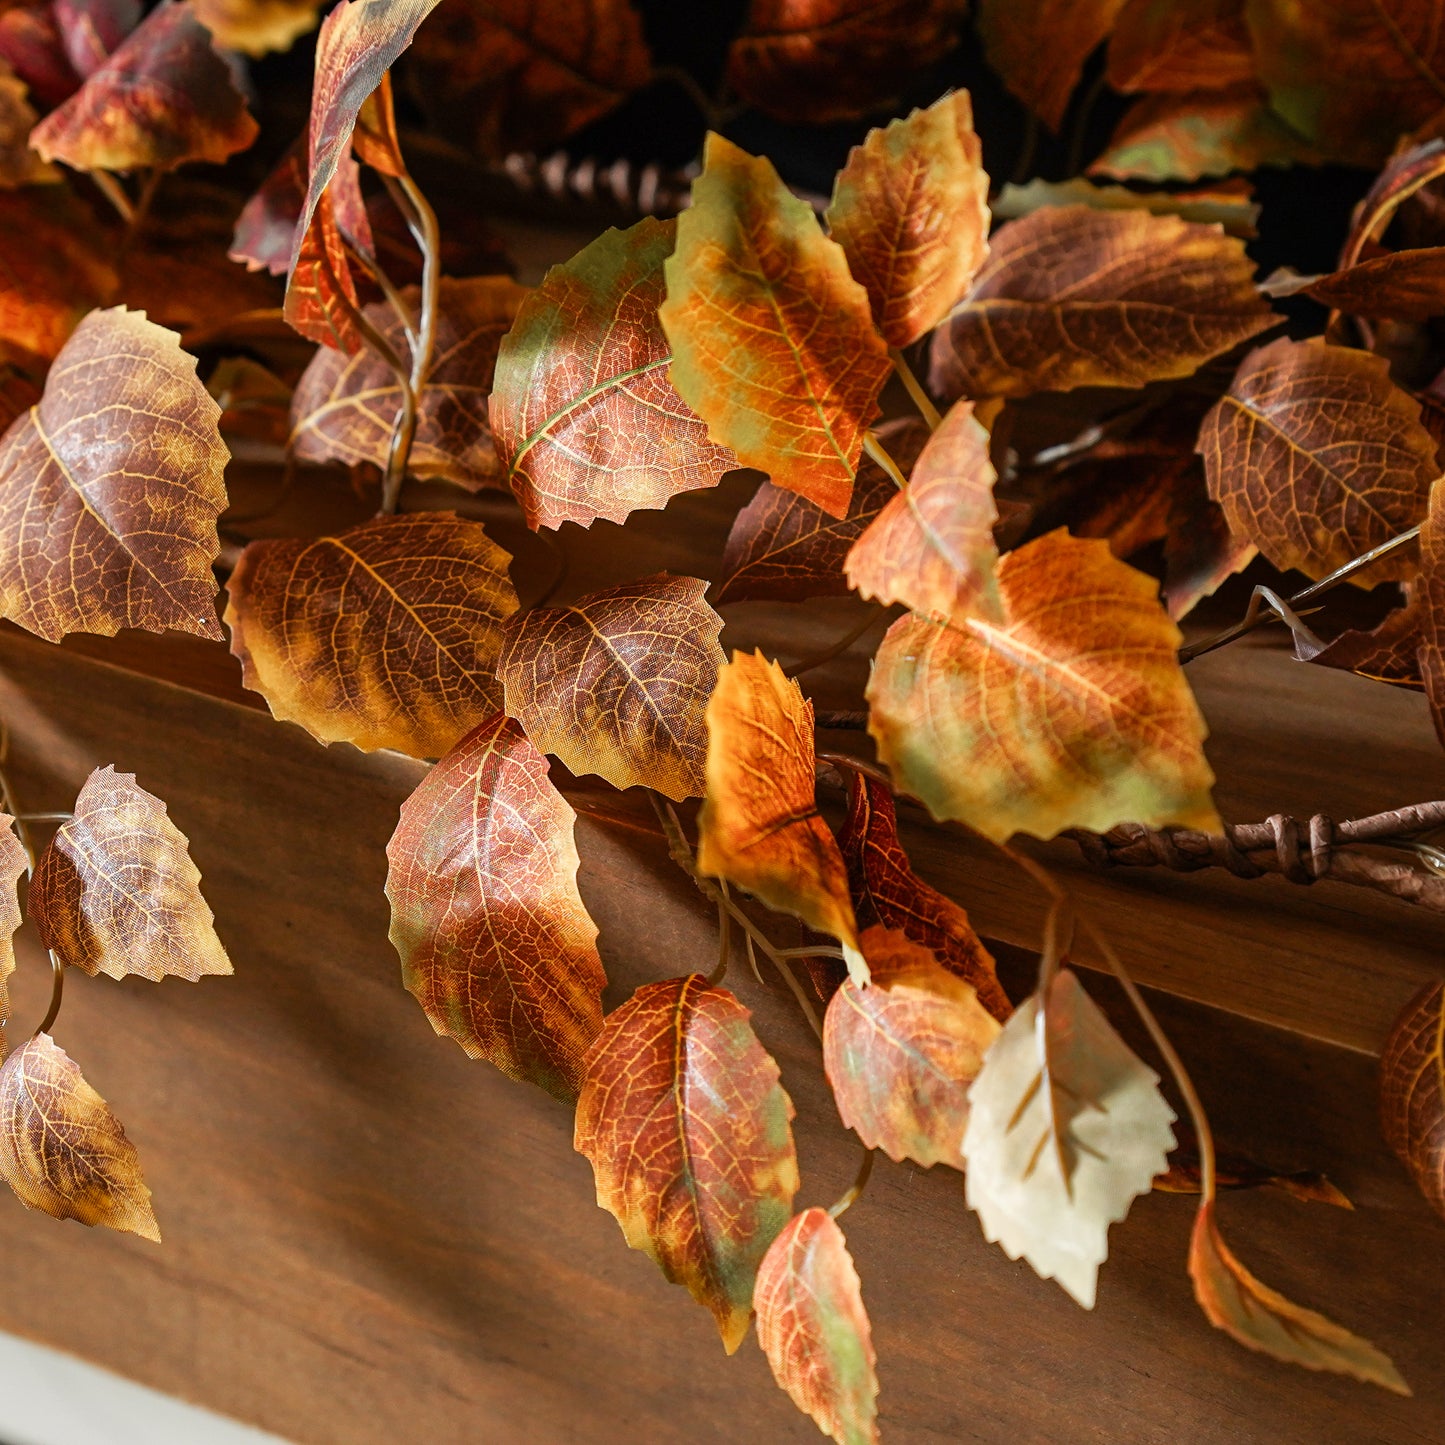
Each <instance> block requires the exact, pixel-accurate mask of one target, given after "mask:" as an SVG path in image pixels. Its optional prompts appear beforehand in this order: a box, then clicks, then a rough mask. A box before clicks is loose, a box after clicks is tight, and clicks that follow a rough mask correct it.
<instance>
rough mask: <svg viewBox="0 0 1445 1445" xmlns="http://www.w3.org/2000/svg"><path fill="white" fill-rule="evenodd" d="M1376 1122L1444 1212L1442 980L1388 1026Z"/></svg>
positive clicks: (1444, 1026) (1444, 1035)
mask: <svg viewBox="0 0 1445 1445" xmlns="http://www.w3.org/2000/svg"><path fill="white" fill-rule="evenodd" d="M1380 1123H1381V1125H1382V1126H1383V1128H1384V1132H1385V1139H1386V1141H1387V1142H1388V1143H1389V1145H1390V1148H1392V1149H1393V1150H1394V1151H1395V1153H1396V1154H1398V1155H1399V1156H1400V1159H1401V1161H1402V1162H1403V1163H1404V1165H1405V1167H1406V1168H1407V1169H1408V1170H1409V1171H1410V1174H1411V1177H1412V1178H1413V1179H1414V1181H1415V1183H1416V1184H1417V1185H1418V1186H1419V1189H1420V1193H1421V1194H1423V1195H1424V1196H1425V1198H1426V1199H1428V1200H1429V1201H1430V1203H1431V1204H1432V1205H1433V1206H1434V1208H1435V1210H1436V1212H1437V1213H1438V1214H1441V1215H1445V983H1441V982H1439V981H1438V980H1437V981H1436V982H1435V983H1430V984H1426V986H1425V987H1424V988H1422V989H1421V990H1420V992H1419V993H1417V994H1416V995H1415V997H1414V998H1412V999H1411V1000H1410V1002H1409V1003H1408V1004H1406V1006H1405V1009H1404V1011H1403V1012H1402V1013H1401V1014H1400V1017H1399V1018H1398V1019H1396V1020H1395V1025H1394V1027H1393V1028H1392V1029H1391V1030H1390V1037H1389V1038H1388V1039H1387V1040H1386V1041H1385V1052H1384V1056H1383V1057H1382V1058H1381V1060H1380Z"/></svg>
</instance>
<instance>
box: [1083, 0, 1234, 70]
mask: <svg viewBox="0 0 1445 1445" xmlns="http://www.w3.org/2000/svg"><path fill="white" fill-rule="evenodd" d="M1244 12H1245V0H1125V3H1124V6H1123V8H1122V9H1121V10H1120V11H1119V14H1118V19H1117V20H1116V21H1115V22H1114V30H1113V33H1112V34H1111V35H1110V36H1109V70H1108V75H1109V84H1110V85H1111V86H1113V88H1114V89H1115V90H1119V91H1131V90H1153V91H1159V90H1168V91H1190V90H1220V89H1223V88H1224V87H1225V86H1227V85H1237V84H1239V83H1240V82H1241V81H1248V80H1253V79H1254V52H1253V49H1252V47H1251V44H1250V38H1249V26H1248V24H1247V23H1246V21H1245V14H1244Z"/></svg>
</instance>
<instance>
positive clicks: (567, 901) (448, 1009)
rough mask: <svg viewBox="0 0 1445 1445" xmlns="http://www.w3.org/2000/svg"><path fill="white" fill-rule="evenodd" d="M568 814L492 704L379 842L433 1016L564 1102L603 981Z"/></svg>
mask: <svg viewBox="0 0 1445 1445" xmlns="http://www.w3.org/2000/svg"><path fill="white" fill-rule="evenodd" d="M576 817H577V815H576V814H575V813H574V812H573V811H572V809H571V808H570V807H569V806H568V804H567V802H566V800H565V799H564V798H563V797H562V795H561V794H560V793H559V792H558V791H557V789H556V788H555V787H554V786H553V784H552V782H551V780H550V779H549V778H548V776H547V760H546V758H544V757H543V756H542V755H541V754H540V753H539V752H538V751H537V749H536V748H534V747H533V746H532V744H531V743H529V742H528V741H527V739H526V738H525V737H524V736H523V734H522V730H521V728H519V727H518V726H517V724H516V723H515V722H513V721H512V720H511V719H510V718H506V717H503V716H502V715H501V714H500V713H499V714H497V715H496V716H495V717H493V718H491V719H489V720H488V721H487V722H484V723H482V724H481V726H480V727H478V728H476V729H474V730H473V731H472V732H470V733H468V734H467V736H466V737H464V738H463V739H462V740H461V742H459V743H458V744H457V745H456V746H455V747H454V748H453V749H452V750H451V751H450V752H449V753H448V754H447V755H446V756H445V757H444V758H442V760H441V761H440V762H439V763H438V764H437V765H436V767H434V768H433V769H432V770H431V772H430V773H428V774H427V776H426V777H425V778H423V779H422V781H421V783H420V784H419V785H418V786H417V789H416V791H415V792H414V793H412V795H411V796H410V797H409V798H408V799H407V800H406V802H405V803H403V804H402V807H401V821H400V822H399V823H398V824H397V827H396V832H395V833H393V834H392V838H391V842H390V843H388V844H387V849H386V856H387V860H388V863H389V865H390V866H389V868H388V871H387V877H386V896H387V897H388V898H389V899H390V900H391V941H392V943H393V944H394V945H395V947H396V951H397V953H399V954H400V955H401V968H402V979H403V981H404V982H405V984H406V986H407V988H408V989H409V990H410V991H411V992H412V993H413V994H414V995H415V996H416V999H417V1002H418V1003H420V1004H421V1006H422V1008H423V1009H424V1010H425V1012H426V1016H427V1018H429V1019H430V1020H431V1024H432V1027H433V1028H434V1029H435V1030H436V1031H437V1033H438V1034H441V1035H443V1036H444V1037H449V1038H453V1039H455V1040H456V1041H457V1042H458V1043H459V1044H460V1045H461V1046H462V1048H463V1049H465V1050H466V1052H467V1054H468V1056H469V1057H471V1058H474V1059H487V1060H489V1061H490V1062H491V1063H493V1064H495V1065H496V1066H497V1067H498V1068H499V1069H501V1071H502V1072H503V1073H504V1074H506V1075H507V1077H508V1078H510V1079H521V1080H525V1081H527V1082H529V1083H533V1084H537V1085H539V1086H540V1087H541V1088H543V1089H546V1090H547V1092H548V1093H550V1094H552V1095H554V1096H555V1097H557V1098H559V1099H562V1100H564V1101H567V1102H570V1101H571V1100H573V1099H575V1098H576V1097H577V1091H578V1089H579V1088H580V1086H581V1082H582V1060H583V1056H584V1055H585V1054H586V1051H587V1048H588V1046H589V1045H590V1044H591V1043H592V1041H593V1039H595V1038H596V1037H597V1032H598V1030H599V1029H600V1028H601V1027H602V989H603V987H604V986H605V985H606V982H607V978H606V975H605V974H604V973H603V971H602V960H601V959H600V958H599V957H598V955H597V925H596V924H594V923H593V922H592V920H591V918H590V917H589V916H588V914H587V909H586V908H585V906H584V905H583V903H582V897H581V895H580V894H579V893H578V891H577V863H578V859H577V845H576V843H575V842H574V841H573V825H574V823H575V822H576Z"/></svg>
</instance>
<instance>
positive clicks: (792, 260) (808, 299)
mask: <svg viewBox="0 0 1445 1445" xmlns="http://www.w3.org/2000/svg"><path fill="white" fill-rule="evenodd" d="M692 197H693V200H692V205H691V207H690V208H689V209H688V210H686V211H684V212H683V213H682V215H681V216H680V217H679V218H678V222H677V249H676V250H675V251H674V253H673V255H672V256H671V257H670V258H669V259H668V261H667V263H666V267H665V270H666V274H667V300H666V301H665V302H664V303H663V305H662V308H661V310H660V312H659V315H660V316H661V319H662V327H663V330H664V331H665V332H666V333H667V338H668V341H669V342H670V343H671V344H672V351H673V361H672V370H671V377H672V384H673V385H674V386H675V387H676V388H677V390H678V392H679V394H680V395H681V396H682V399H683V400H684V401H685V402H687V404H688V405H689V406H691V407H692V408H693V410H694V411H695V412H697V414H698V415H699V416H700V417H701V418H702V419H703V420H704V421H705V422H706V423H707V428H708V435H709V436H710V437H711V438H712V439H713V441H715V442H717V443H718V444H719V445H720V446H726V447H729V448H731V450H732V451H733V452H734V453H736V455H737V458H738V461H739V463H740V464H741V465H743V466H750V467H757V468H758V469H759V470H761V471H765V472H767V473H768V474H769V476H771V477H772V479H773V481H774V482H776V483H777V484H778V486H780V487H786V488H788V490H789V491H794V492H797V493H799V495H801V496H804V497H806V498H808V500H809V501H811V502H816V503H817V504H818V506H820V507H822V509H823V510H824V511H825V512H829V513H831V514H832V515H833V516H835V517H842V516H846V515H847V511H848V503H849V499H850V497H851V495H852V491H853V474H854V472H855V471H856V470H857V466H858V456H859V453H860V451H861V450H862V446H863V433H864V431H865V430H866V428H867V425H868V423H869V422H870V421H872V420H873V417H874V414H875V413H876V410H877V402H878V394H879V392H880V391H881V390H882V388H883V383H884V381H885V380H886V378H887V376H888V371H889V362H888V352H887V348H886V347H885V346H884V344H883V341H882V338H881V337H880V336H879V335H878V333H877V332H876V331H875V330H874V328H873V321H872V316H871V313H870V311H869V307H868V295H867V293H866V292H865V291H864V290H863V288H862V287H861V286H860V285H859V284H858V283H857V282H856V281H855V280H854V279H853V278H852V276H851V275H850V274H849V272H848V261H847V258H846V257H845V256H844V254H843V250H842V248H841V247H840V246H839V245H838V244H837V242H835V241H830V240H829V239H828V238H827V237H826V236H825V235H824V234H823V232H822V230H821V229H820V228H819V226H818V219H817V217H816V216H815V215H814V214H813V212H812V210H811V209H810V208H809V207H808V206H807V205H806V204H805V203H804V202H803V201H800V200H798V199H797V197H795V196H793V195H792V194H791V193H790V192H789V191H788V189H787V188H786V187H785V186H784V185H783V183H782V181H781V180H780V179H779V178H778V173H777V172H776V171H775V170H774V169H773V167H772V164H771V162H769V161H767V160H766V159H762V158H759V157H754V156H750V155H748V154H747V153H746V152H744V151H740V150H739V149H738V148H737V147H736V146H735V145H733V144H732V143H731V142H730V141H727V140H724V139H723V138H722V137H721V136H718V135H709V136H708V139H707V149H706V151H705V163H704V167H703V173H702V176H701V177H700V178H699V179H698V181H697V183H696V184H695V185H694V186H693V191H692Z"/></svg>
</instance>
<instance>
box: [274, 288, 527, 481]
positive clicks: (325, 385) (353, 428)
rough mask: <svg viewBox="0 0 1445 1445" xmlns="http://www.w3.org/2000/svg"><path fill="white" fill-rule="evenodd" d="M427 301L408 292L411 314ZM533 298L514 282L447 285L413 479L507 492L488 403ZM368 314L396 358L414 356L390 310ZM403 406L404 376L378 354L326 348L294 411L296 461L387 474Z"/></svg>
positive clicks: (299, 390)
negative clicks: (521, 311)
mask: <svg viewBox="0 0 1445 1445" xmlns="http://www.w3.org/2000/svg"><path fill="white" fill-rule="evenodd" d="M419 294H420V293H419V292H418V290H417V288H416V287H414V286H409V287H407V288H406V290H405V291H403V292H402V299H403V300H404V301H405V302H406V303H407V304H408V305H409V306H411V308H412V309H413V311H415V308H416V303H417V300H418V297H419ZM526 294H527V293H526V290H525V288H523V287H521V286H518V285H517V284H516V282H515V281H512V280H510V279H509V278H508V277H506V276H479V277H475V278H473V279H471V280H467V281H452V280H449V279H446V278H443V280H442V283H441V291H440V304H439V308H438V314H437V329H436V350H435V352H434V353H433V360H432V365H431V370H430V371H429V372H428V373H427V381H426V387H425V389H424V390H423V392H422V395H421V406H420V411H419V416H418V420H417V431H416V439H415V441H414V442H413V444H412V450H411V460H410V463H409V470H410V472H411V474H412V475H413V476H417V477H423V478H425V477H437V478H441V479H443V480H445V481H449V482H455V483H456V484H457V485H458V486H461V487H465V488H466V489H467V490H468V491H478V490H480V489H481V488H482V487H486V486H496V485H497V484H499V483H500V482H501V480H502V476H503V472H502V463H501V461H500V459H499V458H498V456H497V449H496V446H495V444H494V443H493V440H492V433H491V428H490V427H489V426H488V424H487V397H488V395H489V394H490V392H491V389H492V372H493V369H494V367H495V366H496V361H497V347H498V346H499V345H500V343H501V340H502V337H503V336H505V335H506V333H507V328H508V327H509V326H511V324H512V321H513V318H514V317H515V316H516V314H517V307H518V306H519V305H520V304H521V301H522V298H523V297H524V296H525V295H526ZM363 314H364V315H365V316H366V318H367V319H368V320H369V321H370V322H371V324H372V325H373V326H374V327H375V328H376V329H377V330H378V331H379V332H381V334H382V335H383V336H384V337H386V339H387V340H388V341H389V342H390V343H391V344H392V347H393V348H394V349H395V350H396V352H397V354H398V355H405V354H406V345H407V343H406V334H405V332H404V331H403V329H402V324H401V319H400V317H398V316H397V314H396V312H395V311H394V310H393V309H392V307H391V306H390V305H388V304H387V303H386V302H384V301H379V302H376V303H374V304H372V305H370V306H367V307H366V308H364V311H363ZM401 404H402V398H401V387H400V384H399V383H398V381H397V379H396V373H395V372H394V371H392V369H391V367H389V366H388V365H387V364H386V362H384V361H383V360H382V359H381V358H380V357H379V356H377V355H376V353H375V352H374V351H372V350H371V348H370V347H366V348H363V349H362V350H361V351H359V352H358V353H357V354H356V355H354V356H350V357H348V356H346V355H345V354H344V353H343V352H340V351H336V350H333V349H332V348H331V347H329V346H327V347H322V349H321V350H319V351H318V352H317V353H316V355H315V356H314V357H313V358H312V359H311V364H310V365H309V366H308V367H307V368H306V370H305V371H304V372H303V373H302V376H301V380H300V381H299V382H298V383H297V384H296V393H295V398H294V400H293V402H292V408H291V415H292V423H293V426H292V446H293V448H294V450H295V454H296V456H298V457H300V458H302V459H303V460H305V461H313V462H322V461H338V462H345V463H346V464H347V465H348V466H356V465H358V464H361V463H371V464H373V465H375V466H377V467H385V466H386V460H387V453H388V452H389V450H390V448H391V434H392V430H393V427H394V425H395V422H396V418H397V414H398V413H399V412H400V411H401Z"/></svg>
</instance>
